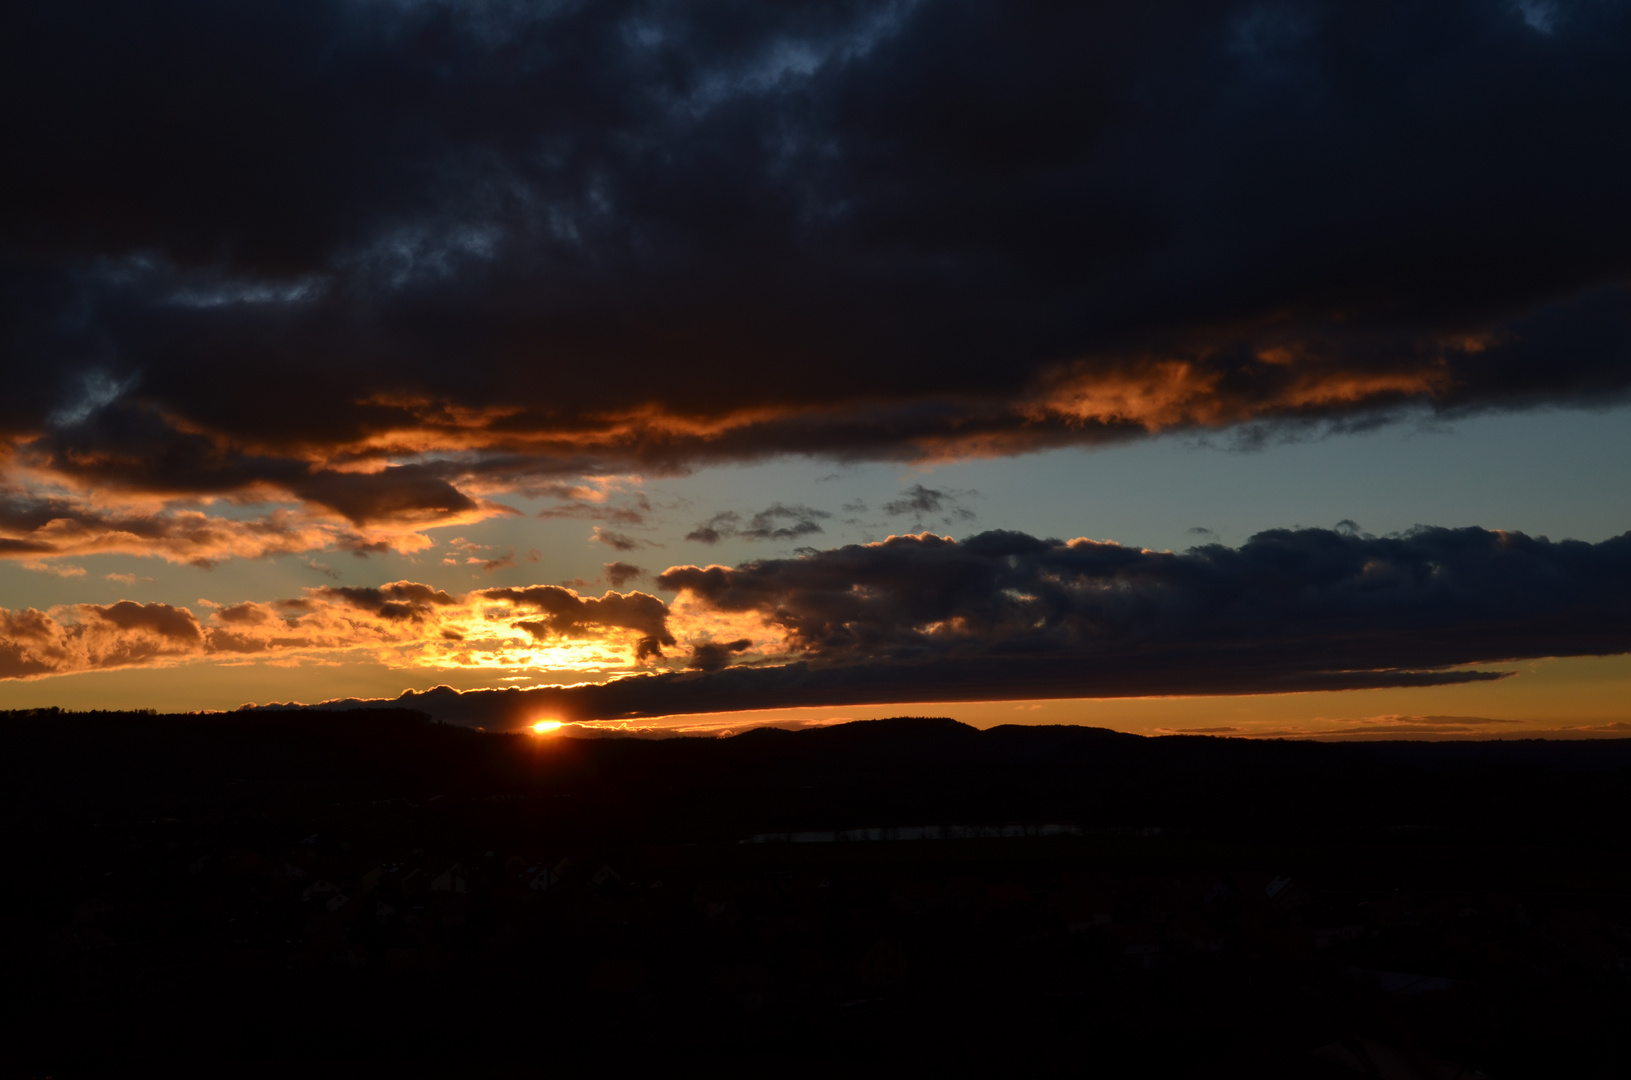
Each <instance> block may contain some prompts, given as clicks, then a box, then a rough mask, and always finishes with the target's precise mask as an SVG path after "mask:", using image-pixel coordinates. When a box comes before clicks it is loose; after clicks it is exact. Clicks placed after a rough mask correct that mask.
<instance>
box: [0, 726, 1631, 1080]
mask: <svg viewBox="0 0 1631 1080" xmlns="http://www.w3.org/2000/svg"><path fill="white" fill-rule="evenodd" d="M0 762H3V764H0V772H3V774H4V784H3V790H0V814H3V820H4V823H5V827H6V831H5V836H6V849H7V854H8V856H9V857H8V860H7V867H6V871H7V872H6V894H7V896H8V898H9V907H10V911H9V913H8V914H7V915H6V918H5V919H4V922H3V926H4V931H3V934H4V937H3V948H4V956H5V959H6V968H5V970H6V972H7V976H8V977H7V983H8V984H9V986H10V987H11V988H12V990H13V994H12V995H9V996H12V997H13V1005H12V1006H11V1007H10V1011H9V1015H8V1017H7V1019H8V1027H10V1028H11V1032H10V1034H9V1035H8V1036H7V1039H6V1043H5V1054H4V1057H5V1062H4V1065H3V1066H0V1068H5V1069H9V1070H10V1074H15V1075H23V1076H28V1075H35V1076H42V1077H43V1076H48V1075H49V1076H57V1077H63V1076H75V1075H125V1074H130V1073H135V1072H149V1071H156V1070H162V1071H165V1072H168V1073H169V1074H171V1075H182V1074H194V1073H196V1074H198V1075H265V1076H284V1075H295V1074H297V1073H298V1074H304V1075H324V1076H326V1075H335V1076H340V1075H344V1076H355V1075H370V1076H371V1075H393V1076H420V1075H453V1076H482V1075H494V1076H510V1075H514V1076H523V1075H540V1074H543V1073H546V1072H550V1071H554V1070H558V1069H562V1068H574V1069H575V1068H581V1067H583V1066H589V1067H592V1068H600V1069H606V1070H619V1069H621V1068H625V1067H630V1066H634V1065H641V1066H651V1065H652V1060H651V1059H656V1062H655V1067H668V1068H670V1069H672V1068H675V1067H677V1066H679V1065H681V1064H683V1063H684V1062H685V1061H686V1060H687V1059H697V1058H700V1059H705V1060H710V1061H719V1060H721V1059H732V1058H736V1059H741V1063H742V1064H745V1065H748V1066H750V1067H756V1068H758V1067H762V1068H773V1069H777V1070H779V1071H782V1072H794V1073H795V1074H802V1073H805V1072H809V1073H827V1072H830V1071H832V1070H834V1069H838V1068H842V1069H844V1070H845V1071H848V1072H856V1071H860V1072H863V1073H864V1072H870V1071H878V1072H883V1071H888V1072H911V1071H915V1070H924V1071H928V1070H934V1071H938V1072H944V1071H949V1070H952V1069H955V1068H957V1067H959V1066H967V1065H971V1064H974V1063H979V1064H981V1065H982V1066H983V1067H986V1068H995V1069H1005V1070H1006V1069H1017V1068H1020V1067H1024V1066H1025V1065H1026V1064H1027V1063H1028V1062H1033V1061H1045V1062H1047V1063H1048V1064H1049V1066H1050V1069H1051V1071H1063V1072H1066V1073H1070V1074H1086V1075H1106V1076H1116V1075H1144V1076H1160V1075H1177V1076H1196V1077H1213V1076H1243V1077H1247V1076H1249V1077H1267V1076H1288V1077H1293V1076H1294V1077H1333V1078H1339V1077H1356V1076H1366V1075H1369V1076H1380V1077H1452V1076H1476V1075H1479V1074H1480V1073H1482V1074H1483V1075H1487V1076H1491V1077H1509V1076H1537V1077H1541V1076H1570V1077H1582V1076H1622V1075H1624V1071H1623V1070H1624V1069H1625V1068H1626V1065H1625V1050H1624V1045H1625V1044H1624V1030H1625V1029H1626V1027H1627V1021H1628V1020H1631V861H1628V859H1627V855H1628V853H1631V846H1628V843H1627V838H1626V822H1627V821H1631V784H1628V780H1631V741H1627V742H1608V741H1604V742H1567V743H1559V742H1526V741H1517V742H1491V743H1459V744H1444V743H1440V744H1424V743H1415V744H1406V743H1372V744H1367V745H1341V746H1337V745H1328V744H1314V743H1248V742H1236V741H1224V740H1213V739H1202V738H1162V739H1143V738H1138V737H1135V736H1127V735H1119V734H1115V733H1111V732H1106V731H1101V730H1095V729H1088V728H1021V727H1011V728H998V729H994V730H991V731H985V732H979V731H975V730H973V729H971V728H967V727H964V726H963V725H960V724H957V723H954V722H953V721H949V720H923V719H901V720H890V721H877V722H870V723H859V724H848V725H844V726H841V727H836V728H828V729H821V730H812V731H802V732H796V733H795V732H785V731H771V730H761V731H753V732H749V733H746V734H743V735H739V736H736V737H735V738H731V739H724V740H712V739H708V740H704V739H672V740H664V741H649V740H633V739H596V740H583V739H559V738H556V739H551V738H537V737H532V736H500V735H486V734H481V733H478V732H472V731H468V730H464V729H458V728H452V727H445V726H440V725H435V724H430V723H428V722H426V721H425V720H424V719H423V718H422V717H420V716H418V715H416V714H411V713H400V712H387V711H372V712H366V713H362V712H359V713H340V714H336V713H320V714H317V713H281V714H270V715H268V714H256V715H248V714H245V715H233V716H154V715H141V714H74V715H70V714H54V713H16V714H9V715H8V714H0Z"/></svg>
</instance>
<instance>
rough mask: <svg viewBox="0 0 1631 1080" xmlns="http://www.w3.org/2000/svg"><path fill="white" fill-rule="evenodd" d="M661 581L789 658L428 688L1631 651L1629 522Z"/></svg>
mask: <svg viewBox="0 0 1631 1080" xmlns="http://www.w3.org/2000/svg"><path fill="white" fill-rule="evenodd" d="M658 584H659V586H660V587H662V588H665V589H672V590H676V591H679V592H681V593H683V594H685V595H686V598H687V599H688V602H689V603H691V604H694V605H698V606H699V607H700V608H701V610H703V611H705V612H707V613H711V614H713V615H734V616H739V617H741V616H751V617H755V618H757V619H758V620H760V621H761V622H762V623H763V624H764V625H766V626H767V627H769V628H772V629H774V630H775V631H776V632H777V633H778V634H779V635H781V636H782V637H783V638H784V639H785V641H786V652H785V653H784V654H782V655H779V656H776V657H763V658H760V659H758V660H756V661H755V662H754V663H753V664H752V665H751V666H738V667H729V668H726V665H728V664H730V663H731V661H732V660H733V658H736V657H738V656H741V655H742V654H744V653H747V652H749V651H750V648H751V646H752V642H751V641H750V640H748V639H742V640H736V641H731V642H729V643H713V642H705V643H703V644H701V645H699V646H693V654H692V660H691V666H693V667H696V668H700V669H702V670H701V671H695V672H688V673H670V674H660V675H651V676H641V677H634V678H627V679H621V680H617V681H613V682H610V683H605V684H602V685H598V686H578V687H544V688H539V689H536V690H529V691H525V692H511V691H503V692H498V691H473V692H470V693H466V694H462V695H457V694H452V692H451V691H449V692H447V693H445V694H444V695H443V697H442V698H425V699H424V700H425V701H440V702H442V704H441V705H438V706H437V708H438V709H439V711H438V715H440V716H444V717H445V718H448V719H462V720H467V721H468V722H472V723H487V722H500V721H502V722H512V721H513V722H519V718H520V717H523V716H524V715H531V714H536V713H538V712H539V711H540V710H544V709H548V710H551V712H550V715H558V716H563V717H568V718H574V719H594V718H614V717H620V716H655V715H664V714H673V713H686V712H722V711H728V710H735V709H766V708H778V707H786V706H799V705H839V704H863V703H868V704H884V703H899V702H914V701H959V700H965V701H966V700H1001V699H1020V698H1047V697H1117V696H1128V695H1167V694H1182V695H1189V694H1247V693H1277V692H1290V691H1316V690H1344V689H1365V688H1376V687H1388V686H1394V687H1398V686H1441V685H1453V684H1457V683H1469V682H1482V681H1487V680H1491V679H1497V678H1501V677H1503V675H1502V673H1498V672H1487V671H1467V670H1453V668H1455V667H1456V666H1458V665H1466V664H1472V663H1488V662H1495V661H1503V660H1514V659H1523V658H1531V657H1541V656H1582V655H1606V654H1617V653H1624V652H1627V651H1631V534H1627V535H1625V536H1621V537H1618V538H1616V539H1613V540H1608V541H1604V542H1603V543H1600V544H1595V545H1594V544H1585V543H1579V542H1575V541H1563V542H1559V543H1554V542H1552V541H1549V540H1547V539H1545V538H1539V537H1529V536H1525V535H1523V534H1520V533H1504V532H1491V531H1486V530H1483V529H1432V528H1422V529H1417V530H1415V531H1413V532H1411V533H1408V534H1406V535H1403V536H1394V537H1380V538H1378V537H1370V536H1364V535H1360V534H1356V533H1349V532H1337V531H1328V530H1322V529H1302V530H1276V531H1272V532H1265V533H1260V534H1258V535H1257V536H1254V537H1253V538H1252V539H1251V540H1250V541H1248V542H1247V543H1246V544H1245V545H1243V546H1242V547H1240V548H1238V549H1237V548H1228V547H1224V546H1221V545H1207V546H1203V547H1197V548H1193V549H1191V550H1189V551H1187V552H1184V553H1182V554H1174V553H1171V552H1154V551H1146V550H1141V549H1138V548H1129V547H1123V546H1121V545H1118V544H1111V543H1099V542H1095V541H1090V540H1074V541H1070V542H1068V543H1065V542H1061V541H1057V540H1040V539H1037V538H1034V537H1031V536H1027V535H1025V534H1023V533H1013V532H987V533H982V534H980V535H978V536H975V537H972V538H971V539H969V540H967V541H964V542H962V543H957V542H954V541H950V540H945V539H941V538H938V537H935V536H932V535H924V536H909V537H894V538H891V539H890V540H888V541H886V542H883V543H879V544H868V545H857V546H849V547H843V548H837V549H833V550H829V551H822V552H816V553H813V554H810V555H807V556H805V557H802V558H796V559H779V560H762V561H758V562H753V563H749V564H746V565H744V566H742V567H738V568H736V569H731V568H728V567H720V566H714V567H708V568H706V569H704V568H699V567H675V568H672V569H670V570H668V571H667V572H666V573H664V574H662V575H660V576H659V578H658ZM675 610H676V612H678V611H680V610H681V609H680V608H678V607H676V609H675ZM624 625H627V624H624ZM682 633H683V630H682ZM744 642H746V643H744ZM772 661H775V662H774V663H773V662H772ZM721 668H726V669H725V670H721ZM422 698H424V696H423V695H408V696H406V697H405V698H403V699H400V700H403V701H409V700H411V701H413V702H416V703H419V702H421V699H422ZM444 699H445V700H444ZM416 707H419V705H418V704H416ZM460 710H463V711H462V712H461V711H460Z"/></svg>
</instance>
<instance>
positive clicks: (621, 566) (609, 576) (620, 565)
mask: <svg viewBox="0 0 1631 1080" xmlns="http://www.w3.org/2000/svg"><path fill="white" fill-rule="evenodd" d="M601 569H602V570H604V571H605V573H606V580H607V582H609V583H610V584H611V586H612V588H614V589H621V588H622V587H623V585H624V584H625V583H626V582H630V581H633V580H634V579H635V578H642V577H645V576H646V570H645V567H643V566H635V565H634V564H633V563H626V562H621V561H620V562H609V563H604V564H602V566H601Z"/></svg>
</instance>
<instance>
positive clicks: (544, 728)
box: [532, 720, 561, 735]
mask: <svg viewBox="0 0 1631 1080" xmlns="http://www.w3.org/2000/svg"><path fill="white" fill-rule="evenodd" d="M560 729H561V722H560V721H559V720H539V721H537V722H536V723H534V724H533V725H532V733H533V734H534V735H550V734H553V733H555V732H557V731H559V730H560Z"/></svg>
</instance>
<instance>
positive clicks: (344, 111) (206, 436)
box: [0, 0, 1631, 738]
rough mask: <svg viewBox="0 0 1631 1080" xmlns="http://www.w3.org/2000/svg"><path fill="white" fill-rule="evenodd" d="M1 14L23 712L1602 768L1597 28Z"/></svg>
mask: <svg viewBox="0 0 1631 1080" xmlns="http://www.w3.org/2000/svg"><path fill="white" fill-rule="evenodd" d="M15 7H17V8H18V10H8V11H7V12H6V13H5V14H3V15H0V54H3V55H0V60H3V63H0V82H3V83H4V84H5V85H4V90H5V93H4V95H3V96H0V111H3V112H4V113H5V124H6V130H7V131H8V132H9V133H11V135H10V136H9V137H8V139H7V140H6V142H5V145H4V146H0V157H3V159H4V165H5V170H6V175H7V176H8V177H10V178H12V184H11V186H12V188H13V190H14V195H13V197H11V198H9V199H7V200H6V201H5V203H4V205H0V356H3V358H4V360H3V372H0V374H3V378H4V380H5V386H4V391H5V392H4V393H3V394H0V708H32V707H41V706H53V705H54V706H61V707H65V708H79V709H83V708H160V709H174V710H217V709H232V708H236V707H238V706H241V705H244V704H257V705H271V704H287V703H306V704H315V703H325V702H326V703H329V704H330V705H331V706H334V707H338V706H343V705H350V704H356V703H369V704H381V703H402V704H408V705H411V706H413V707H416V708H423V709H425V710H426V711H429V712H431V713H432V715H435V716H437V717H438V718H440V719H444V720H448V721H452V722H458V723H467V724H477V725H481V726H484V727H488V728H490V729H515V728H522V727H526V726H528V725H530V724H533V723H535V722H537V721H538V720H561V721H565V722H568V723H575V724H583V725H587V726H599V727H611V728H616V729H619V730H622V729H641V730H646V729H649V730H661V731H667V730H681V731H724V730H735V729H737V728H740V727H742V726H744V725H751V724H753V723H780V724H790V725H797V724H808V723H826V722H831V721H833V720H835V719H841V718H851V719H860V718H865V717H870V716H877V715H891V714H900V713H931V712H932V713H935V714H940V715H953V716H956V717H958V718H959V719H963V720H965V721H967V722H970V723H975V724H978V725H980V726H990V725H992V724H999V723H1015V722H1020V723H1089V724H1097V725H1101V726H1106V727H1114V728H1118V729H1120V730H1128V731H1139V732H1144V733H1165V732H1174V731H1191V732H1203V733H1210V734H1228V735H1257V736H1270V737H1283V736H1316V737H1324V738H1376V737H1436V738H1469V737H1503V738H1504V737H1522V736H1525V735H1534V734H1556V735H1574V736H1585V735H1613V734H1617V733H1625V732H1631V709H1628V708H1626V706H1625V705H1624V704H1623V703H1624V702H1627V701H1631V661H1628V660H1627V655H1628V654H1631V533H1628V532H1627V530H1628V529H1631V455H1627V453H1626V452H1625V449H1624V448H1625V447H1627V446H1628V445H1631V395H1628V392H1627V391H1628V388H1631V204H1628V203H1627V201H1626V200H1625V198H1624V197H1623V192H1624V191H1626V190H1631V143H1628V142H1627V140H1625V139H1622V138H1618V137H1616V133H1619V132H1624V131H1626V130H1631V65H1627V64H1625V63H1624V58H1625V56H1626V55H1627V49H1628V47H1631V7H1628V6H1627V5H1625V4H1623V3H1618V2H1612V0H1575V2H1567V0H1556V2H1543V0H1523V2H1516V3H1508V2H1505V0H1479V2H1470V0H1469V2H1461V3H1456V2H1449V3H1443V4H1435V5H1419V4H1407V3H1388V2H1378V0H1369V2H1363V3H1360V2H1351V3H1341V2H1328V3H1313V2H1310V3H1267V2H1256V3H1204V4H1203V3H1162V2H1148V0H1146V2H1141V3H1100V4H1092V5H1053V4H1028V3H1017V2H1016V3H1004V4H1000V5H998V4H987V5H981V4H969V3H950V2H933V0H922V2H916V3H911V2H900V3H871V4H844V3H826V4H814V3H808V4H801V3H789V4H783V5H774V6H771V5H761V4H748V3H702V4H687V5H672V4H664V3H533V4H527V3H518V2H500V0H487V2H466V3H452V2H427V0H291V2H289V3H285V4H279V5H270V6H260V7H258V8H257V7H246V6H242V5H219V4H210V3H204V2H201V0H198V2H186V0H151V2H147V3H141V4H111V3H101V2H88V0H87V2H76V0H64V2H61V3H55V4H51V5H15Z"/></svg>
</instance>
